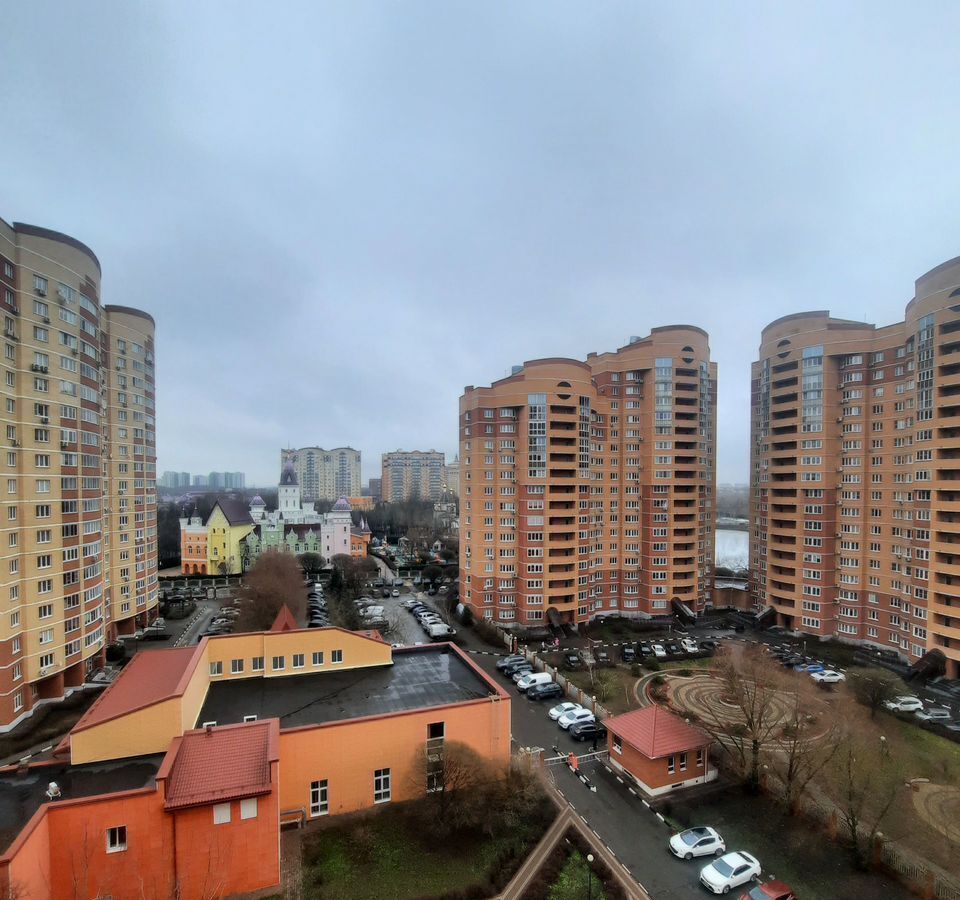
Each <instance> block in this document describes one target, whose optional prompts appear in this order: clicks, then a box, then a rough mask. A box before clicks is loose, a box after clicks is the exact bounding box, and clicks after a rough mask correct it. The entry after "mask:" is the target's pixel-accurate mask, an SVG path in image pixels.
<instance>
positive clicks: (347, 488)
mask: <svg viewBox="0 0 960 900" xmlns="http://www.w3.org/2000/svg"><path fill="white" fill-rule="evenodd" d="M287 463H292V464H293V469H294V471H295V472H296V473H297V481H298V482H299V484H300V491H301V499H303V500H306V501H307V502H311V503H312V502H313V501H314V500H339V499H340V498H341V497H359V496H360V451H359V450H354V449H353V447H335V448H334V449H332V450H324V449H323V447H300V448H299V449H296V450H294V449H287V450H281V451H280V472H281V473H282V472H283V469H284V467H285V466H286V465H287Z"/></svg>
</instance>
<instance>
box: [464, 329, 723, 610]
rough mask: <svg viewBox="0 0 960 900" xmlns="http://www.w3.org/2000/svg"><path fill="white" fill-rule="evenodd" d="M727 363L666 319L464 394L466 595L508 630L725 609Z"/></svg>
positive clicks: (700, 334)
mask: <svg viewBox="0 0 960 900" xmlns="http://www.w3.org/2000/svg"><path fill="white" fill-rule="evenodd" d="M716 390H717V375H716V365H715V364H714V363H711V362H710V350H709V346H708V339H707V334H706V332H704V331H702V330H701V329H699V328H695V327H693V326H689V325H675V326H668V327H665V328H655V329H654V330H653V331H652V332H651V333H650V335H649V336H648V337H645V338H632V339H631V341H630V343H629V344H627V345H626V346H625V347H622V348H620V349H619V350H617V351H614V352H611V353H603V354H599V355H598V354H596V353H591V354H589V355H588V356H587V359H586V361H579V360H574V359H558V358H550V359H538V360H533V361H531V362H527V363H524V364H523V365H522V366H517V367H516V368H515V369H514V372H513V374H512V375H510V376H509V377H508V378H504V379H502V380H500V381H497V382H494V383H493V384H492V385H491V386H490V387H481V388H475V387H472V386H471V387H467V388H466V389H465V391H464V394H463V396H462V397H461V398H460V477H461V496H460V570H461V583H462V588H461V597H462V598H463V600H464V601H465V602H466V603H467V604H468V605H469V606H470V607H471V609H472V610H473V612H474V614H475V615H477V616H482V617H485V618H488V619H494V620H495V621H498V622H501V623H503V624H505V625H510V624H514V623H516V624H521V625H531V624H532V625H536V624H546V623H547V622H550V623H555V624H558V623H569V624H577V623H580V622H585V621H587V620H588V619H590V618H592V617H594V616H598V615H605V614H624V615H634V616H654V615H667V614H669V613H670V611H671V607H674V608H676V607H677V606H684V607H687V609H689V610H690V611H691V612H694V613H697V612H700V611H702V610H703V609H704V608H705V607H707V606H709V605H710V603H711V583H712V572H713V531H714V512H715V510H714V506H713V500H714V486H715V482H716V474H715V468H714V444H715V429H716V421H715V416H714V409H715V403H716Z"/></svg>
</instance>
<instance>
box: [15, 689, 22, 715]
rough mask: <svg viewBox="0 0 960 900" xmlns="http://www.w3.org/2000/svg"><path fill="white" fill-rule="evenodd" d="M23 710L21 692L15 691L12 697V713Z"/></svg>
mask: <svg viewBox="0 0 960 900" xmlns="http://www.w3.org/2000/svg"><path fill="white" fill-rule="evenodd" d="M21 709H23V691H17V692H16V693H15V694H14V695H13V711H14V712H20V710H21Z"/></svg>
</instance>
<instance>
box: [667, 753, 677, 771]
mask: <svg viewBox="0 0 960 900" xmlns="http://www.w3.org/2000/svg"><path fill="white" fill-rule="evenodd" d="M676 771H677V761H676V758H675V757H673V756H668V757H667V774H668V775H673V774H674V772H676Z"/></svg>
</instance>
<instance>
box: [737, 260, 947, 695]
mask: <svg viewBox="0 0 960 900" xmlns="http://www.w3.org/2000/svg"><path fill="white" fill-rule="evenodd" d="M752 379H753V380H752V421H751V434H752V440H751V511H750V515H751V530H750V569H751V578H752V582H753V599H754V605H755V607H756V608H757V610H758V611H762V610H764V609H767V608H772V609H773V610H774V611H775V612H776V616H777V622H778V624H780V625H781V626H783V627H785V628H787V629H790V630H792V631H797V632H803V633H805V634H810V635H816V636H817V637H822V638H826V637H837V638H840V639H843V640H847V641H851V642H856V643H861V644H866V645H869V646H872V647H876V648H880V649H885V650H892V651H895V652H896V653H897V655H898V656H900V657H901V658H902V659H903V660H904V661H905V662H914V661H916V660H917V659H918V658H919V657H920V656H921V655H923V654H924V653H925V652H926V651H928V650H932V649H939V650H942V651H943V653H944V654H945V655H946V657H947V670H948V671H947V674H948V675H949V676H950V677H951V678H957V677H958V676H960V257H958V258H957V259H953V260H950V261H949V262H946V263H944V264H943V265H940V266H937V268H935V269H932V270H931V271H930V272H927V274H926V275H923V276H922V277H921V278H919V279H918V280H917V282H916V293H915V296H914V299H913V300H911V301H910V302H909V303H908V304H907V307H906V313H905V319H904V321H903V322H898V323H896V324H894V325H888V326H885V327H881V328H878V327H876V326H874V325H868V324H865V323H862V322H850V321H845V320H842V319H832V318H830V314H829V313H827V312H807V313H798V314H796V315H792V316H786V317H784V318H782V319H778V320H777V321H775V322H773V323H771V324H770V325H768V326H767V327H766V328H765V329H764V330H763V334H762V337H761V343H760V359H759V361H758V362H756V363H754V364H753V372H752Z"/></svg>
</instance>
